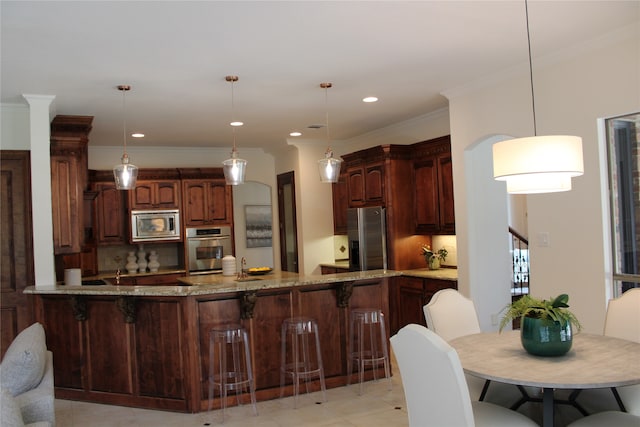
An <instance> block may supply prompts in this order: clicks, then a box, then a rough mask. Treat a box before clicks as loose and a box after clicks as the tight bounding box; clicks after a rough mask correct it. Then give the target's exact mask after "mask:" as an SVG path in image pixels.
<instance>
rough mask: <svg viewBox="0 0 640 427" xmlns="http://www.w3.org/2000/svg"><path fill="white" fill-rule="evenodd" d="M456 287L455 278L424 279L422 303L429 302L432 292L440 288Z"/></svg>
mask: <svg viewBox="0 0 640 427" xmlns="http://www.w3.org/2000/svg"><path fill="white" fill-rule="evenodd" d="M449 288H451V289H458V282H457V281H456V280H440V279H424V303H425V304H429V301H431V297H433V294H435V293H436V292H438V291H439V290H442V289H449Z"/></svg>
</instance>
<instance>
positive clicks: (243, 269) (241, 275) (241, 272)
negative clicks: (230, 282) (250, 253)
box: [238, 257, 247, 279]
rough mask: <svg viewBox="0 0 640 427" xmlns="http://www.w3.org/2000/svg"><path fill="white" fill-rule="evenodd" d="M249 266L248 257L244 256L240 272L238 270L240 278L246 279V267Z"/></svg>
mask: <svg viewBox="0 0 640 427" xmlns="http://www.w3.org/2000/svg"><path fill="white" fill-rule="evenodd" d="M246 266H247V259H246V258H245V257H242V258H241V259H240V272H238V279H246V278H247V270H246V269H245V267H246Z"/></svg>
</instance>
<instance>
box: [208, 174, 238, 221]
mask: <svg viewBox="0 0 640 427" xmlns="http://www.w3.org/2000/svg"><path fill="white" fill-rule="evenodd" d="M206 189H207V197H206V200H207V221H208V223H209V224H214V225H216V224H228V223H231V220H232V218H231V215H232V208H231V189H230V188H229V187H228V186H227V184H226V182H225V181H222V180H220V181H219V180H215V181H210V182H208V183H207V187H206Z"/></svg>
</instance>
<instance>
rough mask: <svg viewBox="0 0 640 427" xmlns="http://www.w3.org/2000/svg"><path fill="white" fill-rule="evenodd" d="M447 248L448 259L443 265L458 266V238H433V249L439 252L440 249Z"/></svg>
mask: <svg viewBox="0 0 640 427" xmlns="http://www.w3.org/2000/svg"><path fill="white" fill-rule="evenodd" d="M441 248H445V249H446V250H447V252H449V253H448V254H447V259H446V261H444V262H443V263H442V265H448V266H456V267H457V266H458V251H457V247H456V236H431V249H432V250H433V251H434V252H437V251H438V250H439V249H441Z"/></svg>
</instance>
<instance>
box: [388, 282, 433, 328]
mask: <svg viewBox="0 0 640 427" xmlns="http://www.w3.org/2000/svg"><path fill="white" fill-rule="evenodd" d="M395 283H396V300H395V307H394V308H393V309H394V310H395V318H396V319H397V322H398V323H397V325H396V328H397V329H400V328H402V327H403V326H406V325H408V324H410V323H417V324H418V325H423V326H426V325H427V322H426V321H425V319H424V311H423V309H422V307H423V306H424V304H425V300H424V296H423V295H424V289H423V286H424V285H423V279H420V278H416V277H399V278H398V280H396V282H395Z"/></svg>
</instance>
